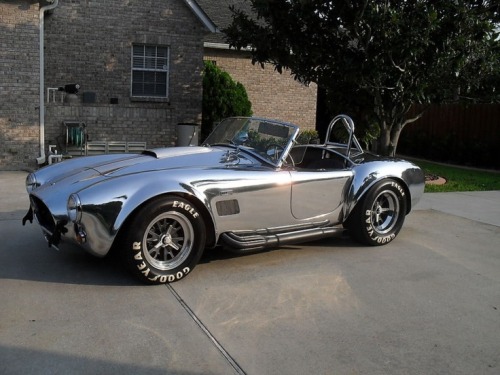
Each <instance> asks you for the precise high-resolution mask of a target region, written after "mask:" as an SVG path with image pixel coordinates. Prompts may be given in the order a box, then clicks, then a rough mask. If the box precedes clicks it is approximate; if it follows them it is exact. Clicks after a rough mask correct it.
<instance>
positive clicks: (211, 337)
mask: <svg viewBox="0 0 500 375" xmlns="http://www.w3.org/2000/svg"><path fill="white" fill-rule="evenodd" d="M165 286H166V287H167V289H168V290H170V293H172V295H173V296H174V297H175V299H176V300H177V301H178V302H179V303H180V305H181V306H182V307H183V308H184V310H186V312H187V313H188V315H189V316H190V317H191V318H192V319H193V320H194V322H195V323H196V324H197V325H198V327H200V328H201V330H202V331H203V333H205V335H206V336H207V337H208V338H209V340H210V341H212V343H213V344H214V346H215V347H216V348H217V350H219V352H220V353H221V354H222V356H223V357H224V358H225V360H226V361H227V362H228V363H229V364H230V365H231V367H232V368H233V369H234V371H235V372H236V373H237V374H238V375H246V373H245V371H243V369H242V368H241V367H240V365H238V362H236V361H235V360H234V358H233V357H231V355H230V354H229V353H228V352H227V350H226V349H224V347H223V346H222V344H221V343H220V342H219V341H218V340H217V339H216V338H215V336H214V335H212V333H211V332H210V330H209V329H208V328H207V327H206V326H205V325H204V324H203V322H202V321H201V320H200V319H199V318H198V317H197V316H196V314H195V313H194V312H193V310H191V308H190V307H189V306H188V304H187V303H186V302H185V301H184V300H183V299H182V297H181V296H180V295H179V294H178V293H177V292H176V290H175V289H174V288H173V287H172V285H170V284H165Z"/></svg>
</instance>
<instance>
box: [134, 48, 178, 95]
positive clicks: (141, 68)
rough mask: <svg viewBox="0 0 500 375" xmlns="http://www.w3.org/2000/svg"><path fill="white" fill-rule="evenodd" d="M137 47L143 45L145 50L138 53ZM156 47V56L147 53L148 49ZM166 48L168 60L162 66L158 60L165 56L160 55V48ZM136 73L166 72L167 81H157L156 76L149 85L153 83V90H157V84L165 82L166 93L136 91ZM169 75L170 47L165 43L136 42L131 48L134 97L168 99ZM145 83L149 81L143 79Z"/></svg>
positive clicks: (144, 90)
mask: <svg viewBox="0 0 500 375" xmlns="http://www.w3.org/2000/svg"><path fill="white" fill-rule="evenodd" d="M137 47H142V48H143V52H142V53H141V54H137V53H136V52H135V50H136V48H137ZM152 48H154V49H155V51H154V56H153V55H149V56H148V55H147V50H148V49H149V52H151V49H152ZM159 48H161V49H164V50H166V61H165V64H162V65H161V66H159V65H158V60H161V59H162V58H163V57H162V56H158V49H159ZM141 59H142V61H141ZM160 62H161V61H160ZM134 73H144V74H145V73H153V74H155V73H162V74H165V82H164V83H163V82H162V81H161V82H160V81H157V79H156V77H154V79H153V81H151V82H149V85H153V86H154V88H153V91H156V87H157V85H160V84H164V85H165V93H164V94H163V93H161V94H155V93H154V92H153V93H148V92H147V90H146V89H144V87H143V89H142V90H141V92H140V93H134V83H135V84H137V82H134ZM169 76H170V47H169V46H164V45H154V44H140V43H134V44H133V45H132V48H131V74H130V96H131V97H132V98H154V99H168V97H169ZM141 83H142V84H143V85H145V84H147V83H148V82H147V81H146V80H145V79H143V80H142V81H141Z"/></svg>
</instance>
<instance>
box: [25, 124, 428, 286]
mask: <svg viewBox="0 0 500 375" xmlns="http://www.w3.org/2000/svg"><path fill="white" fill-rule="evenodd" d="M298 133H299V128H298V127H297V126H295V125H292V124H288V123H284V122H278V121H273V120H268V119H262V118H254V117H252V118H229V119H226V120H224V121H222V122H221V123H220V124H219V125H218V126H217V127H216V128H215V130H214V131H213V132H212V134H211V135H210V136H209V137H208V138H207V139H206V141H205V143H204V144H203V145H202V146H200V147H172V148H162V149H153V150H148V151H145V152H143V153H142V154H115V155H111V154H108V155H99V156H90V157H82V158H75V159H72V160H68V161H64V162H61V163H57V164H54V165H51V166H48V167H45V168H42V169H40V170H39V171H37V172H35V173H31V174H30V175H28V177H27V180H26V186H27V191H28V193H29V197H30V202H31V204H30V210H29V212H28V214H27V215H26V217H25V218H24V219H23V224H24V223H25V222H26V221H28V220H29V221H32V219H33V215H34V216H35V217H36V219H37V221H38V223H39V224H40V226H41V227H42V230H43V232H44V234H45V237H46V239H47V241H48V243H49V246H50V245H52V246H56V247H57V246H60V245H62V244H63V243H64V242H73V243H76V244H78V245H80V246H81V247H82V248H84V249H85V250H86V251H88V252H89V253H91V254H93V255H96V256H98V257H103V256H105V255H106V254H107V253H108V252H109V251H110V249H111V248H112V247H113V248H115V250H116V251H118V252H119V253H120V254H121V256H122V258H123V259H124V260H125V261H126V263H127V264H128V265H129V267H130V269H131V270H132V272H133V273H134V274H135V275H136V276H138V277H139V278H140V279H142V280H143V281H145V282H148V283H165V282H172V281H176V280H179V279H181V278H183V277H184V276H186V275H187V274H188V273H189V272H191V271H192V270H193V268H194V267H195V265H196V264H197V262H198V261H199V259H200V257H201V255H202V253H203V251H204V249H205V248H213V247H216V246H219V245H221V246H224V247H226V248H229V249H232V250H233V251H236V252H253V251H258V250H261V249H264V248H269V247H278V246H280V245H284V244H291V243H298V242H301V241H311V240H315V239H320V238H324V237H328V236H333V235H336V234H339V233H342V232H343V231H344V230H347V231H348V232H349V233H350V234H351V235H352V236H353V237H354V238H355V239H356V240H358V241H360V242H362V243H365V244H368V245H383V244H387V243H389V242H391V241H392V240H394V238H395V237H396V236H397V234H398V232H399V231H400V229H401V227H402V225H403V221H404V219H405V216H406V214H408V213H409V212H410V210H411V208H412V207H413V206H414V205H415V204H416V203H417V202H418V200H419V199H420V197H421V195H422V193H423V190H424V174H423V172H422V171H421V170H420V169H419V168H418V167H417V166H415V165H414V164H411V163H409V162H407V161H404V160H397V159H389V158H381V157H378V156H376V155H373V154H371V153H368V152H364V151H363V150H362V148H361V146H360V144H359V142H358V141H357V139H356V137H355V136H354V124H353V122H352V120H351V119H350V118H349V117H347V116H345V115H340V116H337V117H336V118H334V119H333V121H332V122H331V123H330V126H329V128H328V132H327V136H326V142H325V143H324V144H321V145H319V144H300V145H299V144H297V143H296V142H295V139H296V138H297V136H298Z"/></svg>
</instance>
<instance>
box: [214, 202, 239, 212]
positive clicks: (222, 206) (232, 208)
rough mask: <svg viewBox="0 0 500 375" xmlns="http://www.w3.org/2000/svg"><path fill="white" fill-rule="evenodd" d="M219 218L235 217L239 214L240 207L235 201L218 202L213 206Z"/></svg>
mask: <svg viewBox="0 0 500 375" xmlns="http://www.w3.org/2000/svg"><path fill="white" fill-rule="evenodd" d="M215 206H216V207H217V213H218V214H219V216H228V215H236V214H239V213H240V205H239V204H238V201H237V200H236V199H230V200H227V201H219V202H217V203H216V204H215Z"/></svg>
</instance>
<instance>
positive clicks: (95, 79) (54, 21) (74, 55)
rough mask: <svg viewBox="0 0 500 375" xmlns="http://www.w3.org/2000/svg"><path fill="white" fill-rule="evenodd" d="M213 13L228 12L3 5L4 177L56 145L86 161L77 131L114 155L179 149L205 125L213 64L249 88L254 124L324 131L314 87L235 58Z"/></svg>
mask: <svg viewBox="0 0 500 375" xmlns="http://www.w3.org/2000/svg"><path fill="white" fill-rule="evenodd" d="M228 3H229V2H227V1H226V2H224V4H225V5H227V4H228ZM214 4H217V6H218V7H219V9H220V8H221V6H220V5H221V4H220V2H218V1H201V0H198V1H194V0H156V1H153V0H144V1H137V0H128V1H125V2H124V1H117V0H107V1H104V0H93V1H92V0H72V1H64V0H61V1H57V0H52V1H50V2H49V1H40V2H39V1H34V0H19V1H9V2H1V3H0V31H1V33H0V46H1V49H0V169H4V170H5V169H32V168H36V167H37V166H38V165H41V164H43V163H44V162H46V161H47V157H48V154H49V150H48V147H49V145H56V146H57V148H58V149H59V150H60V152H61V151H63V152H64V151H66V150H65V149H67V148H68V147H69V146H71V147H72V152H73V153H75V152H76V154H78V152H79V151H81V150H82V148H81V147H80V146H81V145H82V142H84V141H83V139H82V138H81V137H80V138H75V136H74V134H73V133H72V131H73V130H77V131H78V129H80V130H82V129H83V130H84V133H83V137H84V139H85V140H86V141H89V142H93V143H94V144H99V143H100V144H102V145H103V147H106V150H107V147H108V146H109V145H111V144H114V145H120V147H121V146H123V145H125V146H124V147H128V146H127V145H129V144H134V145H135V144H138V143H142V144H145V145H147V147H148V148H153V147H163V146H175V145H176V138H177V134H176V129H177V127H176V125H177V124H178V123H183V122H188V123H200V122H201V98H202V79H201V74H202V69H203V64H202V61H203V59H204V58H206V59H210V60H215V61H217V64H218V65H219V66H220V67H221V68H222V69H224V70H226V71H228V72H229V73H230V74H231V75H232V76H233V78H235V79H236V80H238V81H240V82H241V83H243V84H244V85H245V86H246V88H247V91H248V93H249V97H250V100H251V101H252V103H253V111H254V114H255V115H259V116H266V117H275V118H282V119H285V120H288V121H291V122H296V123H298V124H299V125H302V126H305V127H310V128H314V119H315V109H316V103H315V100H316V90H315V87H304V86H302V85H300V84H298V83H297V82H295V81H293V79H292V78H291V77H289V76H287V75H285V74H284V75H279V74H278V73H276V72H274V70H273V69H272V68H271V67H269V68H266V69H264V70H262V69H261V68H260V67H257V66H253V65H251V62H250V57H249V56H248V55H246V54H245V53H238V52H236V51H231V50H229V49H228V48H227V47H228V46H226V45H224V43H223V42H221V41H220V40H221V39H220V38H221V35H220V34H217V33H214V32H215V31H216V29H217V26H223V25H222V24H221V20H220V19H218V18H217V16H218V14H217V12H215V13H214V12H213V9H214ZM51 8H53V9H51ZM222 8H224V7H222ZM228 17H229V12H228ZM218 22H219V25H218V24H217V23H218ZM214 38H215V39H214ZM40 48H43V50H44V53H43V54H41V53H40ZM41 66H42V67H43V68H44V69H42V70H41V69H40V67H41ZM40 72H42V74H40ZM40 81H43V82H44V85H42V87H41V88H40ZM68 84H79V85H80V88H79V92H78V94H77V95H73V94H71V93H66V92H63V91H59V88H60V87H64V86H65V85H68ZM268 94H269V95H268ZM278 94H279V95H278ZM306 98H307V100H306ZM307 113H309V114H307ZM68 145H69V146H68ZM104 145H105V146H104ZM75 147H76V151H75Z"/></svg>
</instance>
